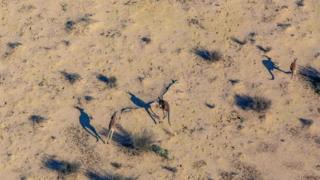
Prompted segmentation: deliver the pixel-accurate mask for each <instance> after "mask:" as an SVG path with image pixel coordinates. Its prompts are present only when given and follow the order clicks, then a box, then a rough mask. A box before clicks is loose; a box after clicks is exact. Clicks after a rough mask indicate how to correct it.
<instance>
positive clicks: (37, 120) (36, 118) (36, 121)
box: [28, 115, 46, 125]
mask: <svg viewBox="0 0 320 180" xmlns="http://www.w3.org/2000/svg"><path fill="white" fill-rule="evenodd" d="M28 119H29V121H31V122H32V125H35V124H38V125H39V124H41V123H42V122H44V121H45V120H46V118H44V117H42V116H40V115H31V116H30V117H29V118H28Z"/></svg>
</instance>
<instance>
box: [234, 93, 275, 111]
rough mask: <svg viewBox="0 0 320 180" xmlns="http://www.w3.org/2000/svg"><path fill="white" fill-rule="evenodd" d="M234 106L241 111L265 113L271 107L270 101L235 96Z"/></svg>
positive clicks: (258, 97)
mask: <svg viewBox="0 0 320 180" xmlns="http://www.w3.org/2000/svg"><path fill="white" fill-rule="evenodd" d="M235 104H236V105H237V106H238V107H240V108H241V109H243V110H253V111H255V112H259V113H261V112H266V111H267V110H268V109H269V108H270V107H271V104H272V103H271V100H269V99H267V98H265V97H261V96H253V97H251V96H248V95H238V94H237V95H235Z"/></svg>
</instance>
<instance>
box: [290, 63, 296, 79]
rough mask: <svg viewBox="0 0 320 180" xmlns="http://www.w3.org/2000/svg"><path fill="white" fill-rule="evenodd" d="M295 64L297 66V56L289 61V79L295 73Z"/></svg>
mask: <svg viewBox="0 0 320 180" xmlns="http://www.w3.org/2000/svg"><path fill="white" fill-rule="evenodd" d="M296 66H297V58H295V59H294V60H293V62H292V63H291V65H290V71H291V79H292V78H293V76H294V73H295V70H296Z"/></svg>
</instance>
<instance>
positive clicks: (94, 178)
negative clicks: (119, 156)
mask: <svg viewBox="0 0 320 180" xmlns="http://www.w3.org/2000/svg"><path fill="white" fill-rule="evenodd" d="M85 176H87V177H88V178H89V179H90V180H136V179H138V177H127V176H124V175H120V174H114V173H110V172H103V173H99V172H96V171H91V170H90V171H86V172H85Z"/></svg>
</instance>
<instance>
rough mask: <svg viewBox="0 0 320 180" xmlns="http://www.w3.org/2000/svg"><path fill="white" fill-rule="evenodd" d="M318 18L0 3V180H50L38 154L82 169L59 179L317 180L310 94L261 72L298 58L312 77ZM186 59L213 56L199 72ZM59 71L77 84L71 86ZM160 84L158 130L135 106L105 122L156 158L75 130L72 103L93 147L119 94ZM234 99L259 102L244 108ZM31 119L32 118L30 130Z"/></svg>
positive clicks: (315, 1) (277, 7) (267, 2)
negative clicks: (141, 136)
mask: <svg viewBox="0 0 320 180" xmlns="http://www.w3.org/2000/svg"><path fill="white" fill-rule="evenodd" d="M298 4H299V3H298ZM319 19H320V1H319V0H305V1H304V2H303V5H301V6H298V5H297V3H296V2H294V1H293V0H201V1H200V0H199V1H196V0H141V1H134V0H105V1H102V0H78V1H67V0H59V1H57V0H47V1H40V0H1V2H0V24H1V26H0V55H1V59H0V143H1V146H0V179H9V180H11V179H57V176H58V175H57V172H55V171H54V170H52V169H50V168H47V167H46V166H45V165H44V163H43V160H44V158H45V157H48V156H54V157H55V158H56V159H59V160H63V161H68V162H77V163H79V164H81V168H80V170H79V171H78V172H76V173H72V174H71V175H68V176H65V177H64V178H66V179H88V177H87V176H86V173H85V172H87V171H89V170H90V171H95V172H97V173H100V174H103V173H111V174H120V175H123V176H126V177H137V178H138V179H146V180H150V179H214V180H216V179H267V180H280V179H281V180H285V179H288V180H300V179H306V180H317V179H320V151H319V150H320V135H319V133H320V101H319V100H320V96H319V95H317V94H316V93H314V91H312V89H311V88H310V87H309V86H307V85H306V83H305V82H304V81H303V80H302V79H301V78H299V77H298V76H297V77H295V78H294V79H293V80H291V79H290V75H289V74H286V73H283V72H280V71H274V76H275V79H274V80H270V74H269V73H268V71H267V69H266V67H265V66H264V64H263V63H262V62H263V60H266V57H264V55H267V56H268V57H270V58H271V59H272V61H273V62H274V63H276V64H277V65H278V66H279V67H280V68H281V69H283V70H284V71H289V66H290V63H291V62H292V61H293V59H294V58H297V59H298V61H297V63H298V66H299V67H300V66H307V65H310V66H312V67H314V68H316V69H318V70H319V69H320V56H319V52H320V44H319V42H320V23H319ZM68 21H69V25H71V27H69V29H68V28H66V25H68V23H67V22H68ZM143 37H146V38H147V39H148V38H149V40H150V42H147V41H148V40H145V41H143V40H142V39H143ZM232 37H235V38H238V39H239V40H241V41H244V40H247V43H245V44H243V45H241V43H240V44H239V43H236V42H234V41H232ZM256 46H261V47H263V48H267V47H270V48H271V50H270V51H268V52H263V51H261V50H259V49H258V48H257V47H256ZM194 48H204V49H207V50H216V51H219V52H220V53H221V55H222V58H221V60H219V61H217V62H214V63H207V62H205V61H204V60H202V59H201V58H200V57H198V56H197V55H195V54H194V51H193V49H194ZM61 72H67V73H77V74H78V75H80V78H79V80H78V81H76V82H74V83H73V84H70V83H69V82H68V81H66V79H65V78H64V77H63V75H62V73H61ZM99 74H103V75H105V76H106V77H110V76H114V77H116V78H117V86H116V87H114V88H109V87H107V86H106V84H105V83H103V82H101V81H99V80H98V79H97V75H99ZM171 79H176V80H178V82H177V83H175V84H174V85H173V86H171V88H170V89H169V91H168V92H167V93H166V94H165V96H164V99H165V100H167V101H168V102H169V103H170V107H171V122H172V125H171V126H169V125H168V123H167V122H166V121H165V120H164V121H162V123H160V124H157V125H155V124H154V123H153V121H152V120H151V119H150V117H149V116H148V115H147V113H146V112H145V111H144V110H143V109H138V110H133V111H131V112H126V113H124V114H123V116H122V118H121V120H120V121H119V122H118V123H119V124H120V125H121V126H122V127H123V128H124V129H125V130H127V131H128V132H131V133H136V132H141V131H142V130H143V129H148V130H150V131H152V132H153V133H154V134H155V138H156V140H157V143H158V144H159V145H161V147H163V148H166V149H167V150H168V151H169V156H170V158H169V159H163V158H161V157H159V156H157V155H156V154H154V153H152V152H148V153H143V154H140V155H132V154H130V153H128V152H127V151H125V150H124V149H125V148H124V147H121V146H119V145H118V144H117V143H116V142H112V143H111V144H103V143H102V141H98V142H96V139H95V138H94V137H93V136H91V135H90V134H88V133H87V132H86V131H85V130H84V129H83V128H82V126H81V124H80V123H79V116H80V112H79V111H78V110H77V109H75V108H74V106H75V105H80V106H81V107H82V108H83V109H84V111H85V112H86V113H87V114H88V115H89V116H91V117H92V119H91V122H90V123H91V125H92V126H93V127H94V128H95V129H96V130H97V132H98V133H99V134H100V135H101V137H102V138H103V139H104V140H106V136H105V133H104V132H105V131H106V129H107V128H108V123H109V120H110V116H111V115H112V113H113V112H114V111H116V110H119V109H121V108H123V107H126V106H133V102H131V101H130V96H129V95H128V94H127V92H131V93H133V94H135V95H136V96H137V97H139V98H141V99H142V100H144V101H149V100H152V99H154V98H156V97H157V96H158V95H159V93H160V92H161V91H162V89H163V88H164V87H165V86H166V85H167V84H168V83H170V81H171ZM230 80H238V82H237V83H231V82H230ZM237 94H240V95H243V94H245V95H250V96H263V97H265V98H268V99H270V100H271V101H272V105H271V107H270V109H269V110H267V111H266V112H265V113H256V112H254V111H252V110H249V111H246V110H243V109H241V108H240V107H238V106H237V105H236V104H235V95H237ZM85 96H91V97H93V99H92V100H90V101H87V100H85V99H86V98H85ZM79 99H80V101H79ZM206 103H208V104H211V105H213V104H214V106H215V107H214V108H209V107H207V106H206ZM153 109H154V111H156V113H157V114H159V115H161V111H160V110H159V109H158V108H157V107H155V106H154V105H153ZM32 115H39V116H42V117H43V118H44V119H45V120H44V122H42V123H41V124H35V125H33V124H32V123H31V121H30V119H29V118H30V116H32ZM299 118H305V119H312V120H313V123H312V125H310V126H307V127H305V126H302V124H301V122H300V121H299ZM112 162H113V163H114V162H117V163H119V164H121V167H120V168H116V167H114V166H112ZM163 166H168V167H172V168H176V172H171V171H168V170H167V169H165V168H163ZM92 179H94V178H92Z"/></svg>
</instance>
